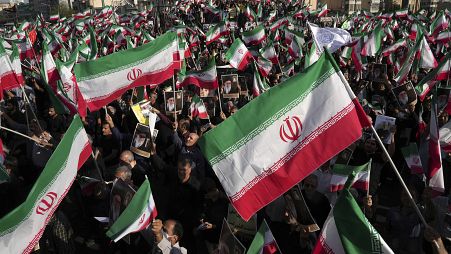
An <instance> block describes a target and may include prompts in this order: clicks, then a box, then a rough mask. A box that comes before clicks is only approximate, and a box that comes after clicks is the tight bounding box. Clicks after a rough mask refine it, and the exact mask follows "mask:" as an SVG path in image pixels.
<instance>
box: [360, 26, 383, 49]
mask: <svg viewBox="0 0 451 254" xmlns="http://www.w3.org/2000/svg"><path fill="white" fill-rule="evenodd" d="M383 36H384V30H383V29H382V26H381V23H379V24H378V25H377V26H376V27H375V28H374V30H373V32H372V33H371V34H370V36H368V39H367V40H366V41H365V43H364V45H363V48H362V52H361V54H362V56H376V54H378V52H379V51H380V50H381V48H382V38H383Z"/></svg>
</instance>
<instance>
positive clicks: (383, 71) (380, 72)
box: [368, 63, 387, 82]
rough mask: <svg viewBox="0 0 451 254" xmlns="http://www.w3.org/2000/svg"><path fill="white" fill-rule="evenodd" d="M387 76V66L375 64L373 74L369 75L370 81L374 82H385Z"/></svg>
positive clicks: (372, 69)
mask: <svg viewBox="0 0 451 254" xmlns="http://www.w3.org/2000/svg"><path fill="white" fill-rule="evenodd" d="M385 75H387V65H386V64H377V63H375V64H373V65H372V68H371V72H370V73H369V74H368V79H369V80H370V81H374V82H384V81H385Z"/></svg>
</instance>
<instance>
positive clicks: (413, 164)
mask: <svg viewBox="0 0 451 254" xmlns="http://www.w3.org/2000/svg"><path fill="white" fill-rule="evenodd" d="M401 152H402V155H404V159H405V160H406V163H407V166H408V167H409V168H410V172H411V173H412V174H424V170H423V165H422V164H421V159H420V153H419V152H418V147H417V144H416V143H410V144H409V145H408V146H406V147H403V148H401Z"/></svg>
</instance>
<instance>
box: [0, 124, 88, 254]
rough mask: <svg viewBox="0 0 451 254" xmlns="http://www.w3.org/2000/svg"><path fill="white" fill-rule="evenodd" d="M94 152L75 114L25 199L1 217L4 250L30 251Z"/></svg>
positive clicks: (11, 251) (0, 240)
mask: <svg viewBox="0 0 451 254" xmlns="http://www.w3.org/2000/svg"><path fill="white" fill-rule="evenodd" d="M91 153H92V149H91V145H90V144H89V139H88V135H87V134H86V131H85V129H84V128H83V123H82V122H81V120H80V117H79V116H78V115H76V116H75V117H74V120H72V123H71V125H70V126H69V129H68V130H67V131H66V133H65V134H64V137H63V139H62V140H61V142H60V143H59V144H58V146H57V148H56V150H55V151H54V152H53V154H52V156H51V157H50V159H49V160H48V162H47V164H46V165H45V168H44V170H43V171H42V172H41V175H40V176H39V178H38V179H37V181H36V183H35V184H34V186H33V188H32V189H31V192H30V193H29V194H28V197H27V199H26V200H25V202H23V203H22V204H21V205H19V206H18V207H16V208H15V209H14V210H13V211H11V212H10V213H8V214H7V215H5V216H4V217H3V218H1V219H0V249H1V250H3V252H5V253H30V252H31V251H32V250H33V248H34V246H35V245H36V244H37V243H38V241H39V239H40V238H41V236H42V234H43V233H44V229H45V227H46V225H47V223H48V222H49V220H50V218H51V217H52V215H53V213H54V212H55V210H56V209H57V208H58V205H59V204H60V202H61V201H62V200H63V199H64V197H65V196H66V194H67V192H68V191H69V189H70V187H71V185H72V183H73V181H74V179H75V176H76V175H77V171H78V169H80V167H81V166H82V165H83V164H84V163H85V161H86V160H87V159H88V157H89V156H90V155H91Z"/></svg>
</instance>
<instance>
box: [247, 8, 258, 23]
mask: <svg viewBox="0 0 451 254" xmlns="http://www.w3.org/2000/svg"><path fill="white" fill-rule="evenodd" d="M244 15H245V16H246V17H247V18H248V19H249V21H251V22H253V21H256V20H257V14H255V12H254V10H252V8H251V7H250V6H249V5H247V6H246V9H245V10H244Z"/></svg>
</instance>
